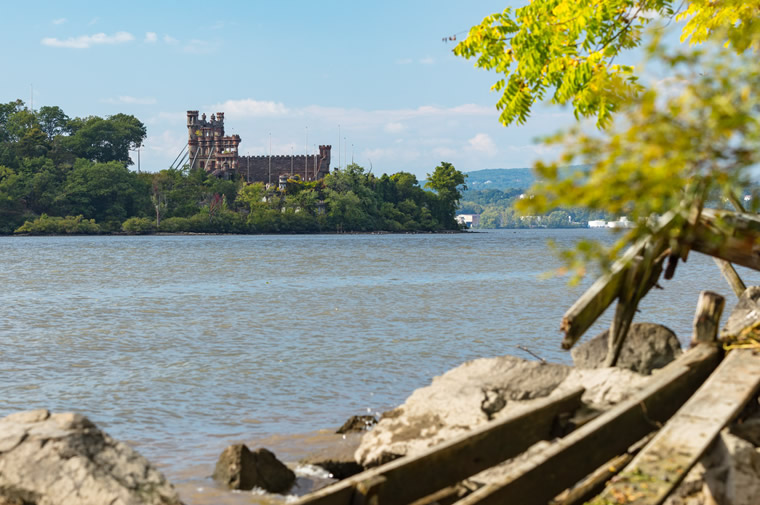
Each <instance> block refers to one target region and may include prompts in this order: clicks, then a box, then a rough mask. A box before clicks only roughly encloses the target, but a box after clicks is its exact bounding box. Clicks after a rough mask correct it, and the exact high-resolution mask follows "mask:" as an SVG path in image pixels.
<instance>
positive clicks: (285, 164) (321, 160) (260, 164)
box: [237, 154, 330, 184]
mask: <svg viewBox="0 0 760 505" xmlns="http://www.w3.org/2000/svg"><path fill="white" fill-rule="evenodd" d="M306 158H307V156H305V155H303V154H302V155H299V156H292V157H291V156H289V155H279V156H272V158H271V159H272V172H271V173H272V179H271V182H272V184H277V181H278V179H279V177H280V175H286V176H288V177H290V176H291V175H298V176H300V177H301V179H302V180H307V181H313V180H315V179H322V178H323V177H324V176H325V175H327V174H328V173H330V157H329V156H327V157H320V156H319V155H316V156H315V155H313V154H312V155H309V156H308V160H307V159H306ZM315 158H316V168H315V167H314V163H315ZM269 159H270V158H269V156H268V155H265V156H239V157H238V160H237V172H238V173H239V174H240V175H241V176H243V177H244V178H245V179H246V181H247V182H255V181H260V182H264V183H265V184H266V183H268V182H269V180H270V179H269ZM291 160H292V167H293V168H292V170H291ZM304 163H306V169H305V168H304Z"/></svg>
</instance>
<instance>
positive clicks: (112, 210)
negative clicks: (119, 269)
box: [0, 100, 466, 235]
mask: <svg viewBox="0 0 760 505" xmlns="http://www.w3.org/2000/svg"><path fill="white" fill-rule="evenodd" d="M146 133H147V130H146V128H145V125H144V124H143V123H142V122H140V120H138V119H137V118H136V117H134V116H131V115H127V114H115V115H113V116H108V117H106V118H101V117H97V116H89V117H85V118H70V117H68V116H67V115H66V114H65V113H64V112H63V110H61V109H60V108H59V107H56V106H44V107H41V108H40V109H38V110H33V109H31V108H29V107H27V106H26V105H25V104H24V102H23V101H22V100H16V101H12V102H8V103H5V104H0V234H2V235H10V234H30V235H49V234H56V235H71V234H108V233H121V232H125V233H132V234H146V233H154V232H164V233H187V232H193V233H246V234H247V233H256V234H259V233H320V232H326V231H332V232H337V233H342V232H376V231H387V232H438V231H452V230H459V229H460V225H459V224H458V223H457V221H456V220H455V214H456V210H457V207H458V204H459V199H460V198H461V191H462V190H464V189H466V185H465V177H466V176H465V175H464V174H463V173H462V172H460V171H458V170H457V169H456V168H454V166H453V165H452V164H451V163H446V162H441V164H440V165H439V166H437V167H436V168H435V170H434V171H433V173H432V174H428V176H427V182H426V183H425V184H424V188H423V187H420V182H419V181H418V180H417V177H416V176H414V175H413V174H410V173H407V172H398V173H395V174H393V175H386V174H383V175H382V176H379V177H378V176H375V175H374V174H372V173H371V171H370V172H365V170H364V168H363V167H361V166H359V165H357V164H355V163H352V164H350V165H348V166H346V167H344V168H341V169H337V170H333V172H332V173H330V174H328V175H327V176H326V177H325V178H324V179H320V180H317V181H303V180H302V179H301V178H300V176H298V175H294V176H292V177H291V178H288V179H287V181H277V182H278V183H277V184H264V183H262V182H254V183H251V184H247V183H245V182H244V181H243V180H242V178H241V179H237V180H229V179H223V178H217V177H215V176H213V175H209V174H207V173H206V172H205V171H204V170H202V169H196V170H190V169H189V167H187V166H184V167H176V168H168V169H164V170H161V171H159V172H142V173H140V172H134V171H132V170H130V168H129V167H130V165H133V162H132V159H131V158H130V151H131V150H135V149H138V148H139V147H140V146H141V145H142V142H143V141H144V140H145V137H146Z"/></svg>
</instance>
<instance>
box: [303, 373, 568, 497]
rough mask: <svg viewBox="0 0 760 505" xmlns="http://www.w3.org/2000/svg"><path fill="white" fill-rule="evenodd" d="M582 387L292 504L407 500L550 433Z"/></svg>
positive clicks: (453, 481) (517, 451) (493, 462)
mask: <svg viewBox="0 0 760 505" xmlns="http://www.w3.org/2000/svg"><path fill="white" fill-rule="evenodd" d="M582 394H583V388H579V389H576V390H574V391H571V392H569V393H567V394H565V395H563V396H560V397H558V398H546V399H542V400H538V401H537V402H536V404H535V406H534V407H533V408H531V409H530V410H528V411H524V412H521V413H516V414H513V415H511V416H507V417H505V418H504V419H501V420H499V421H496V422H493V423H489V424H487V425H485V426H483V427H482V428H479V429H477V430H473V432H471V433H468V434H466V435H462V436H460V437H457V438H454V439H453V440H450V441H447V442H444V443H442V444H440V445H438V446H436V447H433V448H432V449H430V450H428V451H427V452H424V453H422V454H420V455H418V456H414V457H405V458H400V459H397V460H395V461H391V462H390V463H387V464H385V465H382V466H379V467H377V468H374V469H371V470H367V471H365V472H362V473H360V474H358V475H355V476H353V477H350V478H348V479H345V480H342V481H340V482H337V483H335V484H333V485H332V486H328V487H326V488H324V489H322V490H319V491H317V492H315V493H312V494H309V495H307V496H305V497H303V498H302V499H301V500H299V501H298V502H296V503H298V504H302V505H305V504H313V505H317V504H320V505H333V504H335V505H338V504H341V505H348V504H354V503H365V502H368V501H369V500H370V499H372V500H376V501H375V503H378V504H383V503H386V504H396V503H409V502H412V501H414V500H417V499H419V498H422V497H425V496H427V495H430V494H432V493H435V492H437V491H439V490H441V489H443V488H446V487H448V486H452V485H454V484H456V483H457V482H459V481H461V480H463V479H465V478H467V477H470V476H471V475H474V474H476V473H478V472H481V471H483V470H485V469H487V468H490V467H492V466H494V465H497V464H499V463H501V462H502V461H504V460H506V459H508V458H511V457H513V456H516V455H517V454H520V453H521V452H523V451H524V450H525V449H527V448H528V447H530V446H531V445H533V444H534V443H536V442H538V441H540V440H547V439H550V438H552V436H553V429H554V428H555V426H556V422H557V417H558V416H559V415H560V414H563V413H572V412H574V411H575V410H577V409H578V407H580V405H581V395H582Z"/></svg>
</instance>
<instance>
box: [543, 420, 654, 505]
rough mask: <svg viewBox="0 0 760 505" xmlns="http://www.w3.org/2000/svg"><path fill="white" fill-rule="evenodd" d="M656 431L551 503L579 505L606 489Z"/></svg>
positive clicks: (556, 504)
mask: <svg viewBox="0 0 760 505" xmlns="http://www.w3.org/2000/svg"><path fill="white" fill-rule="evenodd" d="M653 437H654V433H650V434H649V435H647V436H646V437H644V438H642V439H641V440H639V441H638V442H636V443H635V444H634V445H632V446H631V447H629V448H628V450H627V451H626V452H625V453H623V454H621V455H620V456H615V457H614V458H612V459H611V460H609V461H608V462H607V463H605V464H604V465H602V466H600V467H599V468H597V469H596V470H595V471H594V472H592V473H591V474H589V475H588V476H587V477H586V478H585V479H583V480H582V481H580V482H579V483H578V484H576V485H575V486H573V487H572V488H571V489H566V490H565V491H563V492H562V493H561V494H559V495H558V496H557V497H556V498H554V499H553V500H552V501H551V502H549V505H579V504H581V503H584V502H585V501H586V500H588V499H589V498H593V497H594V496H596V495H597V494H599V493H600V492H601V491H603V490H604V486H605V484H607V481H609V480H610V479H611V478H612V477H614V476H615V475H617V474H618V473H619V472H620V471H621V470H622V469H623V468H625V466H626V465H627V464H628V463H630V462H631V460H632V459H633V457H634V456H636V454H638V453H639V452H640V451H641V449H643V448H644V446H645V445H646V444H648V443H649V442H650V441H651V440H652V438H653Z"/></svg>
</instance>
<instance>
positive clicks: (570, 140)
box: [519, 44, 760, 264]
mask: <svg viewBox="0 0 760 505" xmlns="http://www.w3.org/2000/svg"><path fill="white" fill-rule="evenodd" d="M716 46H717V47H716ZM708 49H710V50H705V51H696V52H695V51H690V52H688V53H683V52H677V53H675V54H667V53H665V52H661V53H660V55H659V57H660V58H661V60H662V61H663V62H665V63H666V64H668V65H669V66H671V68H672V71H673V75H672V76H671V78H670V79H669V83H670V86H671V87H675V88H676V89H675V90H673V89H670V90H668V89H667V88H665V90H664V91H663V92H659V93H658V92H657V91H656V90H654V89H652V90H648V91H646V92H643V93H641V94H639V95H638V96H636V97H634V98H632V99H631V100H630V101H629V103H627V104H626V105H625V107H624V108H622V110H621V113H620V114H619V115H618V117H616V118H615V121H614V123H613V124H612V126H611V127H610V128H609V129H608V130H607V131H605V132H597V133H593V134H590V133H587V132H584V131H582V130H581V129H576V130H574V131H571V132H570V133H568V134H567V135H565V136H564V137H563V136H560V137H557V139H559V140H558V141H561V142H562V143H563V144H564V145H565V146H566V148H565V152H564V154H563V155H562V157H561V158H560V159H559V160H557V161H556V162H555V163H551V164H539V165H538V167H537V171H538V174H539V175H540V176H541V178H542V181H541V182H540V183H539V184H538V185H537V186H536V187H534V188H533V189H532V193H533V194H534V198H532V199H525V200H522V201H521V202H520V204H519V206H520V208H521V210H523V211H524V212H525V213H527V214H537V213H546V212H550V211H551V210H552V209H553V208H555V207H557V206H582V207H586V208H589V209H597V210H604V211H606V212H609V213H612V214H617V215H627V216H628V217H629V218H630V219H631V220H632V221H634V222H636V223H638V225H639V228H638V229H636V230H634V231H633V232H632V233H630V234H629V235H627V236H625V237H623V238H622V239H621V241H620V242H619V243H618V247H622V246H623V245H624V244H625V243H629V242H630V241H631V240H634V239H635V238H637V237H638V236H641V235H646V234H648V233H650V231H651V230H650V229H649V228H648V223H649V222H650V221H651V219H650V218H651V217H652V216H657V215H662V214H664V213H665V212H667V211H669V210H673V209H684V211H685V212H688V210H689V209H691V208H692V207H696V208H701V207H702V205H704V203H705V202H706V201H707V200H708V199H710V198H712V199H713V201H714V203H715V199H717V203H718V204H720V202H721V199H722V198H725V197H728V196H729V195H731V194H735V193H736V192H738V191H741V190H742V189H743V188H745V187H746V186H747V180H746V178H747V171H748V169H749V168H750V167H751V166H753V165H754V164H756V163H758V161H760V61H758V59H757V58H756V55H755V54H754V53H742V54H737V53H736V52H734V51H733V50H731V49H726V48H724V47H722V45H719V44H713V45H711V46H709V47H708ZM687 50H688V49H687ZM572 163H586V164H589V165H590V166H591V169H590V170H589V171H588V172H583V173H576V174H574V175H572V176H570V177H564V178H563V177H561V176H560V172H559V171H558V167H559V166H564V165H568V164H572ZM568 254H570V256H567V258H566V259H568V260H569V261H570V262H571V263H574V264H580V263H579V262H578V261H577V260H578V259H579V258H581V259H582V258H583V257H585V256H584V254H582V252H579V251H576V252H575V253H568ZM573 254H574V255H573Z"/></svg>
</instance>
